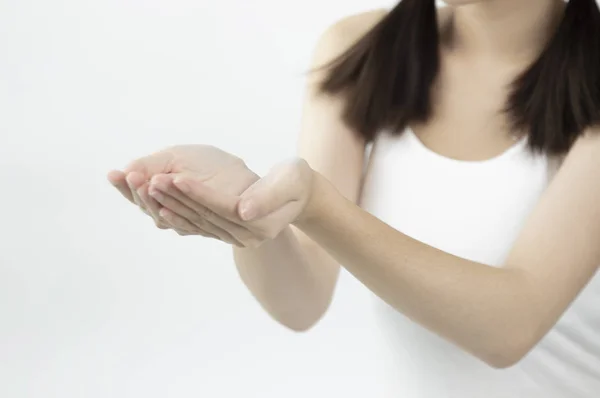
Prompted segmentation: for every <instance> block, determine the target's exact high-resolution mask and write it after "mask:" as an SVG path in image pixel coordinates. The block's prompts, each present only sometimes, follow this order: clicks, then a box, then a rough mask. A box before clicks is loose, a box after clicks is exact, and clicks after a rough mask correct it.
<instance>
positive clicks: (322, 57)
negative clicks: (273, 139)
mask: <svg viewBox="0 0 600 398" xmlns="http://www.w3.org/2000/svg"><path fill="white" fill-rule="evenodd" d="M385 13H386V11H384V10H381V11H372V12H367V13H362V14H358V15H353V16H350V17H346V18H344V19H342V20H340V21H338V22H337V23H335V24H334V25H332V26H331V27H329V28H328V29H327V30H326V31H325V32H324V33H323V34H322V36H321V37H320V39H319V41H318V44H317V46H316V48H315V51H314V54H313V59H312V62H311V66H310V69H311V72H310V74H309V76H308V80H307V85H306V92H305V98H304V104H303V112H302V122H301V131H300V135H299V138H298V156H299V157H301V158H303V159H304V160H306V161H307V162H308V164H309V165H310V167H311V168H312V169H314V170H315V171H317V172H318V173H320V174H321V175H323V176H325V177H326V178H327V179H328V180H329V181H330V182H331V183H332V184H333V185H334V186H335V187H336V188H337V190H338V191H339V192H340V193H341V194H342V195H344V196H345V197H347V198H348V199H350V200H352V201H353V202H356V201H357V200H358V195H359V192H360V184H361V180H362V170H363V165H364V161H365V140H364V139H362V138H361V137H360V135H359V134H357V132H356V131H353V130H352V129H351V128H350V127H348V126H347V125H346V124H345V123H344V122H343V120H342V112H343V109H344V98H343V97H342V96H332V95H327V94H323V93H321V92H320V91H319V84H320V83H321V81H322V79H323V77H324V76H325V73H326V69H321V67H322V66H324V65H326V64H328V63H329V62H331V61H333V60H334V59H336V58H337V57H338V56H339V55H341V54H342V53H344V52H345V51H346V50H347V49H348V48H350V47H351V46H352V45H353V44H354V43H355V42H356V41H358V40H359V39H360V38H361V37H362V36H363V35H364V34H366V33H367V32H368V31H369V30H370V29H371V28H372V27H373V26H374V25H375V24H376V23H377V22H378V21H379V20H380V19H381V18H383V16H384V15H385ZM293 230H294V232H295V234H296V236H297V237H298V239H299V241H300V243H301V244H302V245H303V247H304V248H306V249H307V250H310V251H311V252H312V253H313V256H316V257H313V258H317V257H318V258H319V260H317V261H319V262H323V261H324V262H326V263H328V264H331V267H328V268H329V269H330V270H331V272H330V275H331V278H329V279H330V280H332V281H335V279H336V278H337V271H338V269H339V265H337V263H336V262H335V261H333V259H331V258H330V257H329V255H328V254H327V253H326V252H325V251H324V250H322V249H320V248H319V247H318V246H317V244H316V243H314V242H313V241H312V240H311V239H310V238H309V237H308V236H306V235H305V234H304V233H302V231H300V230H298V229H296V228H293ZM320 260H322V261H320ZM320 265H322V266H323V267H325V264H320ZM331 285H333V283H332V284H331Z"/></svg>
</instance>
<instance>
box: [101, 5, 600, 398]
mask: <svg viewBox="0 0 600 398" xmlns="http://www.w3.org/2000/svg"><path fill="white" fill-rule="evenodd" d="M447 3H448V7H445V8H441V9H439V10H437V9H436V7H435V2H434V1H433V0H404V1H402V2H401V3H399V4H398V5H397V6H396V7H395V8H394V9H393V10H391V11H390V12H385V11H376V12H369V13H365V14H361V15H356V16H352V17H349V18H346V19H344V20H343V21H340V22H338V23H337V24H335V25H334V26H333V27H332V28H331V29H329V30H328V31H327V32H326V33H325V34H324V35H323V37H322V39H321V41H320V43H319V45H318V47H317V50H316V56H315V60H314V66H315V69H316V72H315V73H314V74H312V75H311V79H310V81H309V87H308V95H307V99H306V105H305V113H304V121H303V128H302V134H301V139H300V144H299V155H300V158H301V160H295V161H292V162H287V163H284V164H282V165H279V166H278V167H276V168H274V169H273V170H272V171H271V172H270V173H269V174H268V175H267V176H265V177H263V178H259V177H258V176H256V175H255V174H254V173H252V172H251V171H250V170H248V169H247V168H246V166H245V164H244V163H243V162H242V161H241V160H240V159H238V158H236V157H234V156H232V155H229V154H227V153H225V152H222V151H220V150H218V149H216V148H211V147H207V146H180V147H174V148H169V149H167V150H164V151H162V152H159V153H157V154H154V155H151V156H148V157H146V158H143V159H139V160H137V161H135V162H133V163H132V164H131V165H130V166H129V167H128V168H127V169H126V170H124V171H123V172H121V171H115V172H112V173H111V174H110V176H109V179H110V181H111V182H112V183H113V184H114V185H115V186H116V187H117V188H118V189H119V190H120V191H121V192H122V193H123V194H124V195H125V196H126V197H127V198H129V199H130V200H131V201H133V202H134V203H135V204H137V205H138V206H140V207H141V208H142V209H143V210H144V211H146V212H147V213H148V214H149V215H150V216H152V217H153V218H154V219H155V221H156V223H157V225H158V226H159V227H161V228H172V229H175V230H176V231H178V232H179V233H180V234H182V235H186V234H197V235H202V236H207V237H213V238H217V239H221V240H223V241H225V242H227V243H230V244H233V245H234V258H235V262H236V265H237V267H238V269H239V272H240V275H241V277H242V279H243V280H244V282H245V283H246V284H247V286H248V288H249V289H250V290H251V291H252V293H253V294H254V296H255V297H256V298H257V300H258V301H259V302H260V303H261V305H262V306H263V307H264V308H265V309H266V310H267V311H268V312H269V313H270V314H271V315H272V316H273V317H274V318H275V319H276V320H278V321H279V322H281V323H282V324H284V325H286V326H288V327H289V328H291V329H294V330H306V329H309V328H310V327H311V326H312V325H314V324H315V323H316V322H317V321H318V319H319V318H320V317H321V316H322V315H323V314H324V312H325V311H326V309H327V307H328V305H329V302H330V300H331V296H332V292H333V290H334V285H335V283H336V279H337V276H338V271H339V266H340V265H341V266H343V267H344V268H346V270H348V271H349V272H350V273H351V274H353V275H354V276H355V277H356V278H357V279H358V280H360V281H361V282H362V283H363V284H364V285H366V286H367V287H368V288H369V289H370V290H372V291H373V292H374V293H375V294H376V295H377V296H379V297H380V298H381V299H382V301H384V302H385V303H387V304H389V306H390V307H391V308H393V309H394V312H395V314H393V315H390V317H391V318H390V319H392V318H393V320H392V321H391V323H390V326H391V327H393V332H394V334H395V335H396V336H397V340H398V342H399V344H403V348H404V349H405V352H406V355H404V356H402V357H401V358H399V360H400V361H402V362H404V365H406V366H405V367H406V368H408V369H410V371H411V372H413V373H412V374H406V373H405V371H403V373H402V374H399V375H398V377H399V378H402V379H403V380H407V381H410V382H411V385H410V388H407V390H406V391H404V392H403V393H404V394H403V395H402V396H403V397H435V398H440V397H460V398H466V397H476V398H481V397H554V396H557V397H597V396H599V394H600V300H599V299H600V280H599V277H594V275H595V274H596V271H597V268H598V265H599V264H600V131H598V130H600V127H599V124H600V54H599V51H600V11H599V9H598V7H597V5H596V3H595V1H594V0H570V1H569V2H567V3H564V2H563V1H561V0H528V1H522V0H452V1H450V0H449V1H447ZM322 66H325V67H322ZM371 142H372V143H373V150H372V152H371V155H370V157H367V154H366V152H367V151H365V148H366V145H367V144H369V143H371ZM365 168H366V169H367V170H366V174H364V177H365V178H363V170H364V169H365ZM359 201H360V205H361V207H362V208H361V207H359V206H357V205H356V204H355V203H359Z"/></svg>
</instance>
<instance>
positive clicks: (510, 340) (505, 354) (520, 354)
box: [480, 330, 538, 369]
mask: <svg viewBox="0 0 600 398" xmlns="http://www.w3.org/2000/svg"><path fill="white" fill-rule="evenodd" d="M533 336H534V334H533V333H527V332H523V331H522V330H521V331H519V332H516V333H511V334H510V336H506V335H505V336H502V337H501V338H500V339H498V340H497V342H496V343H495V344H491V345H490V346H491V347H490V348H489V349H487V350H485V353H484V354H483V355H481V356H480V359H482V360H483V361H484V362H485V363H486V364H487V365H489V366H490V367H492V368H494V369H507V368H510V367H512V366H514V365H516V364H518V363H519V362H521V360H522V359H523V358H525V357H526V356H527V354H528V353H529V351H531V349H532V348H533V347H535V345H536V344H537V342H538V339H537V338H534V337H533Z"/></svg>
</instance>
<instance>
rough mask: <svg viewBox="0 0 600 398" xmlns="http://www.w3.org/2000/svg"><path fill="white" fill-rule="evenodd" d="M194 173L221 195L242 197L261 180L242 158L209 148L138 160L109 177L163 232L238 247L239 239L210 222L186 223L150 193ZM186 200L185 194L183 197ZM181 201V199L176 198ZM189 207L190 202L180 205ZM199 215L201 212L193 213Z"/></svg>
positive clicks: (170, 150) (168, 152)
mask: <svg viewBox="0 0 600 398" xmlns="http://www.w3.org/2000/svg"><path fill="white" fill-rule="evenodd" d="M174 173H177V174H192V175H193V176H194V178H195V179H200V180H202V181H203V183H204V184H206V185H207V186H209V187H210V188H212V189H214V190H217V191H219V192H223V193H228V194H232V195H236V196H237V195H240V194H241V193H242V192H244V191H245V190H246V189H247V188H248V187H250V186H251V185H252V184H254V183H255V182H256V181H258V179H259V177H258V175H256V174H255V173H254V172H252V171H251V170H250V169H249V168H248V167H247V166H246V164H245V163H244V161H243V160H242V159H240V158H239V157H236V156H234V155H231V154H229V153H227V152H224V151H222V150H220V149H218V148H215V147H213V146H208V145H179V146H174V147H170V148H167V149H165V150H163V151H160V152H157V153H155V154H152V155H149V156H146V157H143V158H140V159H137V160H135V161H133V162H132V163H130V164H129V165H128V166H127V167H126V168H125V169H124V170H123V171H120V170H114V171H111V172H110V173H109V174H108V179H109V181H110V182H111V183H112V184H113V186H114V187H115V188H117V190H118V191H119V192H120V193H121V194H122V195H123V196H124V197H125V198H126V199H127V200H128V201H130V202H132V203H133V204H135V205H137V206H138V207H139V208H140V209H141V210H142V211H144V213H146V214H147V215H149V216H150V217H151V218H152V219H153V220H154V222H155V224H156V226H157V227H158V228H161V229H173V230H175V231H176V232H177V233H178V234H180V235H201V236H205V237H210V238H215V239H219V240H222V241H224V242H227V243H231V244H234V245H238V246H239V245H240V244H239V240H238V239H236V237H234V236H232V235H231V234H230V233H228V232H227V231H225V230H224V229H223V228H220V227H218V226H216V225H214V223H211V222H209V221H207V220H199V219H196V220H193V221H194V222H191V220H184V219H181V217H173V216H174V214H173V213H172V212H170V211H169V210H167V209H165V208H164V207H162V206H161V205H160V204H159V203H158V202H157V201H156V200H155V199H154V198H153V197H152V196H151V195H150V192H149V187H150V184H151V182H152V183H154V184H163V186H164V184H172V179H170V178H166V177H167V176H166V175H167V174H174ZM183 197H185V195H181V196H180V198H183ZM173 200H178V199H173ZM180 205H181V206H183V207H187V206H188V205H189V203H188V204H186V203H180ZM192 212H194V214H198V211H197V209H195V210H194V211H192V210H191V209H190V213H192ZM169 220H176V221H177V222H176V223H174V222H173V221H169Z"/></svg>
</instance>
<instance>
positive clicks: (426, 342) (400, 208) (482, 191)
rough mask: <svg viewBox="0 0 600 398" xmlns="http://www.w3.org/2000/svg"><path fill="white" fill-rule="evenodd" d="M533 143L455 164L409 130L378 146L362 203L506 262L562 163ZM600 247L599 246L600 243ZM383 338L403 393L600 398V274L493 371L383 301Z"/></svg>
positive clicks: (450, 247) (440, 239)
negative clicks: (537, 338)
mask: <svg viewBox="0 0 600 398" xmlns="http://www.w3.org/2000/svg"><path fill="white" fill-rule="evenodd" d="M526 143H527V141H526V139H522V140H520V141H519V142H517V143H516V144H515V145H514V146H513V147H512V148H510V149H509V150H508V151H506V152H504V153H503V154H501V155H499V156H497V157H495V158H493V159H490V160H485V161H460V160H453V159H450V158H447V157H444V156H442V155H440V154H437V153H435V152H433V151H432V150H430V149H429V148H427V147H426V146H425V145H424V144H423V143H422V142H421V141H420V140H419V138H418V137H417V136H416V135H415V134H414V133H413V132H412V131H411V130H410V129H408V130H407V131H406V132H405V133H404V134H402V135H400V136H391V135H390V134H386V133H383V134H381V135H380V136H379V137H378V139H377V140H376V142H375V144H374V146H373V150H372V152H371V156H370V160H369V167H368V170H367V174H366V178H365V183H364V187H363V193H362V198H361V206H362V207H363V208H364V209H365V210H367V211H369V212H370V213H372V214H373V215H375V216H376V217H378V218H379V219H381V220H382V221H384V222H386V223H387V224H389V225H391V226H392V227H394V228H396V229H397V230H399V231H401V232H403V233H405V234H407V235H409V236H411V237H413V238H415V239H418V240H420V241H421V242H424V243H426V244H429V245H431V246H434V247H436V248H438V249H441V250H443V251H446V252H448V253H451V254H453V255H456V256H460V257H463V258H466V259H469V260H472V261H477V262H480V263H484V264H487V265H489V266H501V265H502V263H503V261H504V260H505V258H506V257H507V255H508V253H509V250H510V249H511V246H512V245H513V242H514V241H515V239H516V238H517V236H518V233H519V231H520V229H521V227H522V225H523V223H524V221H525V219H526V217H527V215H528V214H529V213H530V212H531V210H532V209H533V208H534V206H535V205H536V203H537V202H538V199H539V198H540V195H541V194H542V193H543V192H544V190H545V189H546V187H547V186H548V183H549V182H550V181H551V179H552V178H553V176H554V175H555V172H556V170H557V167H558V161H556V160H554V159H553V158H550V157H548V156H545V155H532V154H531V153H530V152H529V151H528V150H527V146H526ZM599 244H600V242H599ZM374 299H375V301H376V303H375V309H376V312H375V316H374V318H375V319H376V322H377V323H378V326H379V327H380V330H381V344H383V345H384V346H385V350H386V352H387V353H388V354H389V355H390V357H389V358H393V361H394V363H395V364H396V366H393V367H394V369H391V371H389V372H387V374H388V376H389V377H388V378H387V379H386V380H383V379H382V382H385V383H388V384H390V385H392V384H393V385H394V386H395V389H394V390H395V391H397V394H395V395H394V396H397V397H402V398H496V397H498V398H520V397H523V398H538V397H539V398H552V397H561V398H562V397H564V398H576V397H585V398H592V397H593V398H599V397H600V274H597V275H596V277H595V278H594V279H593V280H592V282H591V283H590V284H589V285H588V286H587V288H586V289H585V290H584V291H583V292H582V294H580V296H579V298H578V299H577V300H576V301H575V302H574V303H573V304H572V305H571V307H570V309H569V310H568V311H567V312H566V313H565V314H564V316H563V317H562V318H561V320H560V321H559V322H558V324H557V325H555V327H554V328H553V330H552V331H551V332H550V333H549V334H548V335H547V336H546V337H545V338H544V339H543V340H542V341H541V342H540V343H539V344H538V345H537V346H536V348H534V349H533V350H532V351H531V352H530V353H529V354H528V355H527V357H525V358H524V359H523V360H522V361H521V362H519V363H518V364H517V365H515V366H513V367H511V368H509V369H502V370H498V369H493V368H491V367H489V366H488V365H486V364H484V363H483V362H481V361H479V360H478V359H475V358H474V357H472V356H470V355H469V354H467V353H465V352H463V351H462V350H461V349H459V348H457V347H456V346H454V345H453V344H451V343H449V342H447V341H445V340H443V339H442V338H440V337H438V336H437V335H435V334H433V333H431V332H429V331H428V330H426V329H425V328H423V327H421V326H419V325H418V324H416V323H414V322H412V321H410V320H408V319H407V318H406V317H404V316H403V315H402V314H400V313H399V312H396V311H395V310H394V309H393V308H391V307H390V306H388V305H387V304H385V303H384V302H383V301H382V300H380V299H379V298H377V297H374Z"/></svg>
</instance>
